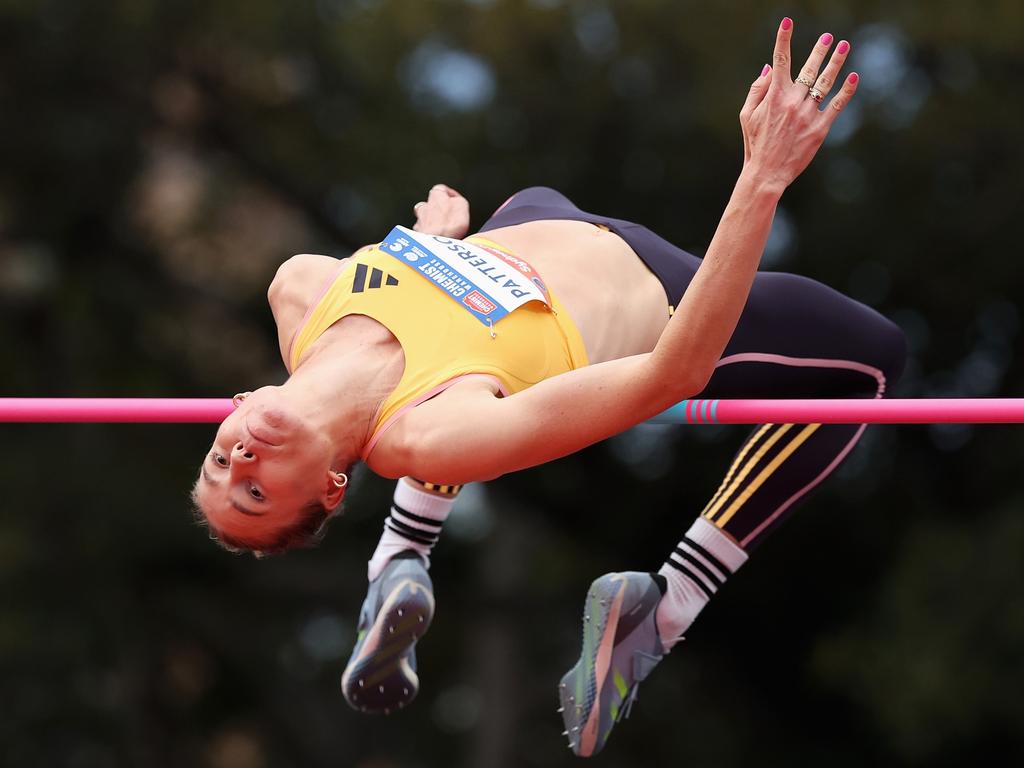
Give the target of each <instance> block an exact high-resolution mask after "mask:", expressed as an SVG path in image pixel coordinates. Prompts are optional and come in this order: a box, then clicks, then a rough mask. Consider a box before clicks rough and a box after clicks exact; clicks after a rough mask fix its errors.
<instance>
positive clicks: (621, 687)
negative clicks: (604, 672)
mask: <svg viewBox="0 0 1024 768" xmlns="http://www.w3.org/2000/svg"><path fill="white" fill-rule="evenodd" d="M612 681H613V682H614V683H615V690H617V691H618V692H619V696H620V698H623V699H624V698H626V694H627V693H628V692H629V685H627V683H626V678H624V677H623V676H622V673H621V672H619V670H617V669H616V670H615V675H614V676H613V677H612Z"/></svg>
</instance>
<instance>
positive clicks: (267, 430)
mask: <svg viewBox="0 0 1024 768" xmlns="http://www.w3.org/2000/svg"><path fill="white" fill-rule="evenodd" d="M279 390H280V388H279V387H263V388H262V389H259V390H257V391H256V392H253V393H246V394H245V395H236V397H235V403H236V405H237V408H236V409H235V410H234V411H233V412H232V413H231V414H230V415H229V416H228V417H227V418H226V419H224V421H223V422H222V423H221V425H220V428H219V429H218V430H217V435H216V437H215V438H214V440H213V445H212V446H211V447H210V450H209V451H208V453H207V454H206V456H204V457H203V463H202V468H201V469H200V472H199V477H198V479H197V480H196V484H195V487H194V488H193V489H192V500H193V502H194V503H195V506H196V516H197V519H198V520H199V521H200V522H203V523H205V524H206V525H207V526H208V527H209V529H210V535H211V538H213V539H214V540H216V541H217V542H218V543H220V544H221V545H222V546H224V547H225V548H226V549H229V550H232V551H252V552H253V553H254V554H256V555H257V556H261V555H269V554H278V553H280V552H284V551H285V550H288V549H292V548H295V547H309V546H313V545H315V544H316V543H318V542H319V541H320V539H322V538H323V534H324V532H325V530H326V527H327V522H328V521H329V520H330V519H331V518H332V517H334V516H335V515H336V514H337V513H338V511H339V510H340V508H341V502H342V500H343V499H344V497H345V490H346V488H347V485H348V472H349V470H350V467H344V468H343V469H341V470H338V469H335V468H333V466H332V465H333V464H334V463H335V462H336V452H335V451H334V448H333V446H332V445H331V442H330V440H329V439H328V438H327V437H326V436H325V435H323V434H321V433H319V432H318V431H316V430H314V429H313V428H312V427H311V426H310V424H309V422H308V420H306V419H304V418H302V417H301V416H300V415H299V414H298V413H296V411H295V410H294V409H292V408H289V406H288V404H287V401H286V399H285V398H283V397H281V395H280V392H279Z"/></svg>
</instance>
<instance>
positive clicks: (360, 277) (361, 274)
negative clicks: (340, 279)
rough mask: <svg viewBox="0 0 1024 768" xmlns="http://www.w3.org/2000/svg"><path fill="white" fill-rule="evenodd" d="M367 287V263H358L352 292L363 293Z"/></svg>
mask: <svg viewBox="0 0 1024 768" xmlns="http://www.w3.org/2000/svg"><path fill="white" fill-rule="evenodd" d="M364 288H366V265H365V264H356V277H355V280H354V281H353V283H352V293H362V292H363V289H364Z"/></svg>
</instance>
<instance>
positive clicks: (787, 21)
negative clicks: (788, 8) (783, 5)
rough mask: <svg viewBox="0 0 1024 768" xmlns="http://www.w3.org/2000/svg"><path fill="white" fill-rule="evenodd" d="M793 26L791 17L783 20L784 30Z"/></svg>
mask: <svg viewBox="0 0 1024 768" xmlns="http://www.w3.org/2000/svg"><path fill="white" fill-rule="evenodd" d="M792 26H793V20H792V19H791V18H789V16H787V17H786V18H784V19H783V20H782V28H783V29H785V30H788V29H789V28H790V27H792Z"/></svg>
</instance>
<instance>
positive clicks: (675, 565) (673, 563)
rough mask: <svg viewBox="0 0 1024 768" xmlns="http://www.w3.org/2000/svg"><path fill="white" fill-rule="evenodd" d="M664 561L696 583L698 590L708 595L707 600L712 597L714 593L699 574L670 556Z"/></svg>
mask: <svg viewBox="0 0 1024 768" xmlns="http://www.w3.org/2000/svg"><path fill="white" fill-rule="evenodd" d="M665 562H666V564H668V565H671V566H672V567H673V568H675V569H676V570H677V571H679V572H680V573H682V574H683V575H684V576H686V577H687V578H688V579H689V580H690V581H692V582H693V583H694V584H696V585H697V586H698V587H699V588H700V591H701V592H703V593H704V594H705V595H707V596H708V600H710V599H711V598H712V597H714V594H715V593H714V592H711V591H710V590H709V589H708V587H707V585H706V584H705V583H704V580H703V579H701V578H700V577H699V576H697V574H695V573H694V572H693V571H691V570H690V569H689V568H687V567H686V566H685V565H684V564H683V563H680V562H677V561H675V560H673V559H672V558H671V557H670V558H669V559H668V560H666V561H665Z"/></svg>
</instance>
